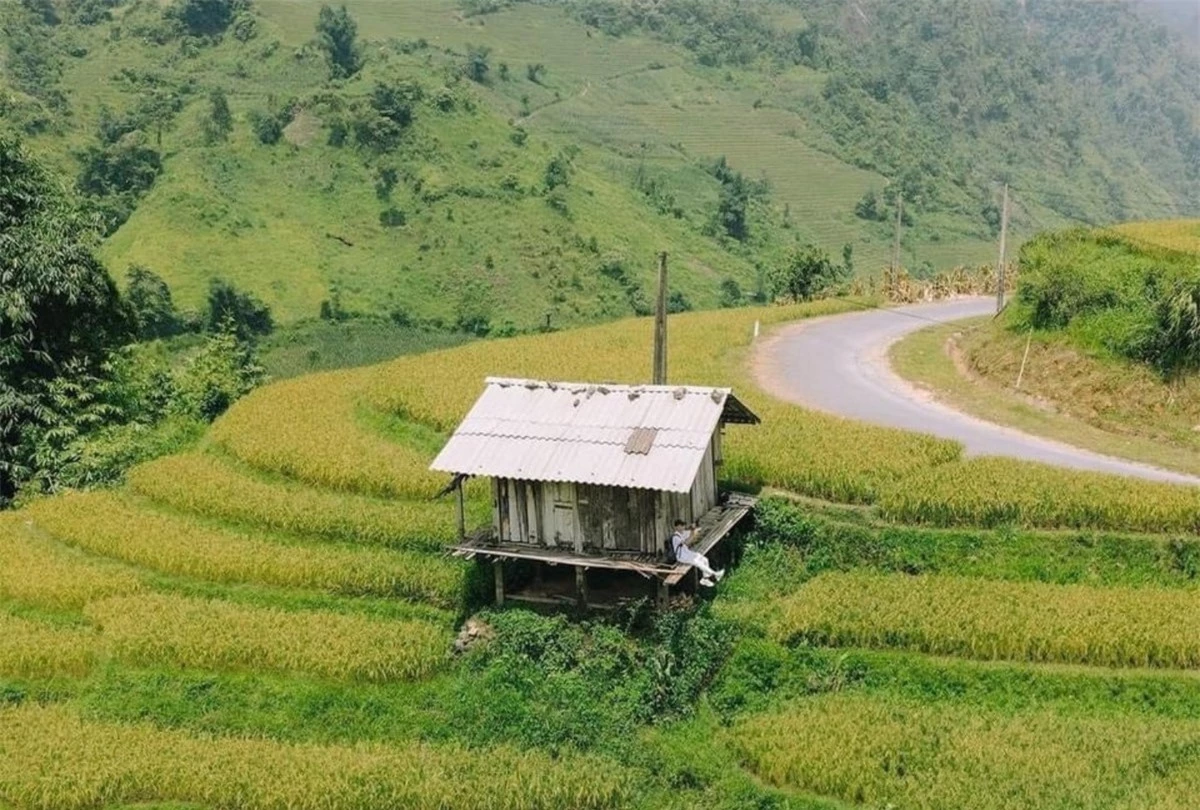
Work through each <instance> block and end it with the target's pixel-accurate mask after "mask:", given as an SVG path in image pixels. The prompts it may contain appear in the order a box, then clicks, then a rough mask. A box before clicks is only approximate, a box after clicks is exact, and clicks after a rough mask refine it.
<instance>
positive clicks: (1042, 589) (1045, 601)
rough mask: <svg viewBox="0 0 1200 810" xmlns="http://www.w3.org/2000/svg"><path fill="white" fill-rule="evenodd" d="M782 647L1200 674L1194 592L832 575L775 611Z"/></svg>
mask: <svg viewBox="0 0 1200 810" xmlns="http://www.w3.org/2000/svg"><path fill="white" fill-rule="evenodd" d="M776 607H777V612H776V615H775V619H774V621H773V622H772V623H771V625H770V627H771V634H772V636H773V637H775V638H776V639H778V640H780V641H786V642H792V643H794V642H797V641H804V642H808V643H812V644H821V645H834V646H845V645H850V646H862V647H897V648H902V649H912V650H918V651H921V652H926V653H934V654H938V655H958V656H965V657H968V658H981V659H987V660H991V659H1009V660H1014V661H1051V662H1061V663H1080V664H1095V665H1101V666H1131V667H1180V668H1190V669H1191V668H1197V667H1200V591H1197V590H1195V589H1192V588H1188V589H1158V588H1116V587H1109V588H1101V587H1092V586H1088V585H1049V584H1044V583H1039V582H1003V581H995V580H986V579H974V578H971V577H953V576H904V575H897V574H876V573H865V572H848V573H829V574H823V575H821V576H818V577H817V578H815V579H813V580H812V581H811V582H809V583H808V584H807V585H805V586H804V587H803V588H801V589H800V590H799V591H797V592H796V593H795V594H792V595H790V596H787V597H784V598H782V599H780V600H779V602H778V603H777V606H776Z"/></svg>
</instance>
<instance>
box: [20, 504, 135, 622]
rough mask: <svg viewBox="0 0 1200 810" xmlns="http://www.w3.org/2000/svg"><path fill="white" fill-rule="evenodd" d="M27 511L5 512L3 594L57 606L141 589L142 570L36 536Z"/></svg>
mask: <svg viewBox="0 0 1200 810" xmlns="http://www.w3.org/2000/svg"><path fill="white" fill-rule="evenodd" d="M26 519H27V518H26V515H25V513H24V512H14V513H11V514H5V515H0V597H2V598H6V599H12V600H15V601H17V602H21V603H23V604H27V605H35V606H38V607H44V608H50V609H52V610H78V609H79V608H81V607H82V606H83V605H84V603H86V602H90V601H91V600H93V599H101V598H103V597H106V596H114V595H118V594H128V593H134V592H135V591H138V590H140V589H141V583H140V581H139V580H138V578H137V576H136V575H135V574H133V573H131V572H129V571H123V570H121V569H120V568H118V567H117V566H114V565H104V564H102V563H100V562H98V561H95V560H89V559H86V558H84V557H83V555H81V554H78V553H75V552H72V551H69V550H67V549H63V548H57V547H55V546H54V545H53V544H52V543H49V542H46V541H44V540H42V539H40V538H37V537H35V536H34V532H33V530H32V529H31V528H30V527H28V526H26V525H25V521H26Z"/></svg>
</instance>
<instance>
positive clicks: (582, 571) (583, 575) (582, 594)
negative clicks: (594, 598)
mask: <svg viewBox="0 0 1200 810" xmlns="http://www.w3.org/2000/svg"><path fill="white" fill-rule="evenodd" d="M575 590H576V591H578V592H579V606H580V607H587V605H588V588H587V569H586V568H583V567H579V568H576V569H575Z"/></svg>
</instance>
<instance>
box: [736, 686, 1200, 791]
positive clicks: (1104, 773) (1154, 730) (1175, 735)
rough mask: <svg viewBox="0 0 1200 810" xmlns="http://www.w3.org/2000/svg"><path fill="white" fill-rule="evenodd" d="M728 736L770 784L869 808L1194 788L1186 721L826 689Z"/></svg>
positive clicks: (1198, 740) (1197, 773)
mask: <svg viewBox="0 0 1200 810" xmlns="http://www.w3.org/2000/svg"><path fill="white" fill-rule="evenodd" d="M732 733H733V735H734V739H735V741H736V742H735V745H736V747H737V749H738V750H739V751H740V752H741V753H742V756H743V757H744V758H745V761H746V762H747V764H748V766H749V767H750V768H751V769H752V770H753V771H754V772H755V773H756V774H758V775H759V776H760V777H762V778H763V779H765V780H767V781H768V782H769V783H771V784H774V785H779V786H785V787H789V788H792V789H796V790H801V791H805V792H807V793H818V794H821V795H825V796H835V797H837V798H839V799H842V800H844V801H847V802H854V803H856V804H867V805H871V806H886V805H889V804H891V805H896V806H914V807H924V808H930V810H953V808H961V807H972V808H979V809H980V810H993V808H994V810H1000V809H1001V808H1007V807H1014V806H1026V807H1046V808H1066V807H1076V808H1088V810H1092V809H1093V808H1094V809H1095V810H1099V809H1100V808H1107V807H1125V806H1128V807H1139V806H1142V807H1186V806H1187V805H1188V803H1189V802H1190V801H1191V798H1190V797H1191V796H1193V795H1194V794H1195V791H1196V790H1197V789H1200V781H1198V780H1200V768H1198V767H1197V762H1196V752H1197V751H1198V750H1200V726H1198V725H1197V724H1196V723H1195V721H1192V720H1173V721H1168V720H1163V719H1162V718H1154V719H1149V718H1139V717H1136V716H1117V717H1114V716H1106V715H1103V714H1100V715H1088V714H1079V713H1072V712H1065V713H1064V712H1058V711H1054V710H1047V709H1032V710H1028V711H1021V712H1016V713H1008V712H999V711H988V710H983V709H979V708H978V707H970V706H951V705H946V704H932V705H931V704H927V703H922V702H918V701H912V700H894V699H889V698H875V697H871V696H867V695H861V694H840V695H839V694H830V695H822V696H818V697H811V698H807V699H804V700H800V701H797V702H795V703H794V704H792V705H791V706H789V707H787V708H786V709H783V710H781V711H776V712H769V713H766V714H763V715H760V716H757V717H754V718H751V719H748V720H747V721H745V722H744V723H740V724H738V725H737V726H735V727H734V729H733V732H732ZM1115 740H1120V744H1119V745H1114V744H1113V743H1114V741H1115Z"/></svg>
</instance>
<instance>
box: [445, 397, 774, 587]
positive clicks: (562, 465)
mask: <svg viewBox="0 0 1200 810" xmlns="http://www.w3.org/2000/svg"><path fill="white" fill-rule="evenodd" d="M758 421H759V419H758V417H757V416H755V415H754V414H753V413H752V412H751V411H750V410H749V409H748V408H747V407H746V406H745V405H744V404H742V403H741V402H740V401H739V400H738V399H737V397H735V396H734V395H733V393H732V391H731V390H730V389H728V388H711V387H701V386H667V385H594V384H588V383H555V382H543V381H536V380H521V379H502V378H489V379H488V380H487V381H486V383H485V386H484V391H483V393H482V395H481V396H480V397H479V399H478V400H477V401H476V403H475V405H474V406H473V407H472V408H471V411H470V412H469V413H468V414H467V416H466V418H465V419H464V420H463V421H462V424H460V425H459V427H458V429H457V430H456V431H455V432H454V435H453V436H451V438H450V440H449V442H447V444H446V446H445V448H444V449H443V450H442V452H441V453H440V454H439V455H438V457H437V458H436V459H435V460H434V462H433V464H432V469H434V470H439V471H442V472H447V473H452V474H454V476H455V478H454V479H453V481H454V484H455V485H456V486H457V489H458V497H459V509H460V516H461V515H462V497H463V496H462V482H463V480H464V479H465V478H468V477H472V476H484V477H488V478H490V479H491V487H492V502H493V510H492V512H493V514H492V525H491V526H490V527H488V529H486V530H484V531H481V532H477V533H475V534H473V535H471V536H467V534H466V531H465V528H466V527H465V525H463V521H462V520H461V519H460V522H459V525H460V538H459V543H458V544H457V545H456V546H455V548H454V553H455V554H458V555H460V556H465V557H471V558H474V557H481V558H483V559H487V560H492V561H493V562H494V563H495V571H496V591H497V600H498V601H503V600H504V598H505V595H506V590H505V588H506V582H505V568H504V562H505V561H506V560H525V561H528V562H530V563H533V564H534V580H533V583H532V584H531V585H527V587H525V588H524V590H517V589H514V590H512V591H511V592H509V593H508V597H509V598H517V599H520V598H527V599H530V600H532V601H549V602H560V601H569V602H582V603H585V604H587V603H589V602H593V603H599V602H601V601H604V600H602V599H599V598H597V597H599V596H600V595H601V594H598V593H596V592H595V591H596V588H597V587H598V586H597V585H595V584H592V583H590V582H589V572H597V573H603V574H605V575H606V576H605V577H604V580H605V584H606V585H608V586H609V588H608V589H609V590H611V591H612V592H613V593H614V594H615V595H616V596H617V597H618V598H619V597H620V596H621V594H622V592H623V589H622V588H621V587H620V586H619V585H618V586H613V582H614V577H613V576H612V573H611V572H627V573H629V572H632V573H634V574H638V575H640V576H641V577H642V578H644V580H646V581H649V582H651V583H656V584H657V587H656V588H653V590H652V593H654V594H655V595H656V596H657V598H658V599H659V600H660V602H663V603H665V602H666V601H667V600H668V599H669V597H670V588H671V587H672V586H674V585H678V584H679V583H680V582H681V581H683V580H684V578H685V577H686V576H687V574H688V573H689V568H688V567H687V566H682V565H677V564H675V563H674V562H670V561H669V560H668V556H669V555H668V549H669V543H670V538H671V535H672V532H673V524H674V521H675V520H677V519H678V520H682V521H684V522H685V523H688V524H689V525H690V524H692V523H696V524H699V526H700V531H699V535H698V542H697V544H696V545H695V548H696V549H697V550H698V551H700V552H702V553H712V551H713V549H714V548H715V547H716V546H717V544H718V543H720V541H721V540H722V539H723V538H724V537H725V536H726V535H727V534H728V532H729V530H730V529H732V528H733V526H734V525H735V524H736V523H737V522H738V521H739V520H741V518H742V517H744V516H745V515H746V513H747V512H748V511H749V510H750V508H751V507H752V506H753V503H754V502H753V499H751V498H748V497H745V496H739V495H724V496H723V495H722V493H720V492H719V491H718V487H717V481H718V472H719V468H720V465H721V463H722V439H723V432H724V428H725V426H726V425H727V424H757V423H758ZM547 567H549V568H552V569H557V570H558V572H561V571H562V570H563V569H574V574H575V576H574V582H573V583H572V585H573V587H572V588H571V589H569V590H566V591H565V590H564V589H563V588H562V587H556V586H555V585H553V584H552V582H551V581H552V580H553V581H557V582H558V583H559V584H560V585H561V583H562V580H563V578H562V577H561V576H559V577H558V578H557V580H554V578H553V577H547V576H545V575H544V574H545V569H546V568H547ZM634 581H635V582H636V578H635V580H634ZM548 583H551V584H548ZM634 590H635V591H636V589H634ZM589 597H591V598H589Z"/></svg>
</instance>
